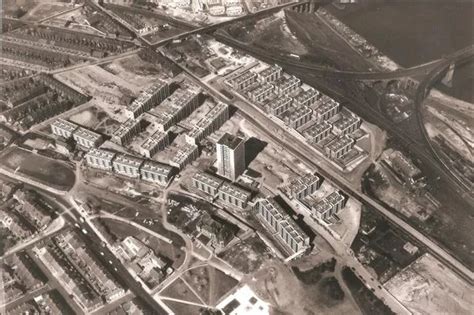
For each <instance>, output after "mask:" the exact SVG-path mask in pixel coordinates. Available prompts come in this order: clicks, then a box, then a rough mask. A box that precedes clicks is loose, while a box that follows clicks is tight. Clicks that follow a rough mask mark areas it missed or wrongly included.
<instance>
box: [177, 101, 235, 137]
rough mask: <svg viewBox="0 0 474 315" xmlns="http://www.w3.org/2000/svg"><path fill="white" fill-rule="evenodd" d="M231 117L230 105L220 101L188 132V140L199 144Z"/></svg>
mask: <svg viewBox="0 0 474 315" xmlns="http://www.w3.org/2000/svg"><path fill="white" fill-rule="evenodd" d="M228 119H229V105H227V104H225V103H222V102H219V103H217V105H216V106H214V107H213V108H212V109H211V110H210V111H209V112H207V113H206V115H205V116H204V117H203V118H201V119H200V120H199V121H198V122H197V123H196V125H195V126H194V127H193V129H191V130H190V131H189V132H188V133H187V134H186V136H185V137H186V142H188V143H189V144H198V143H199V142H200V141H201V140H202V139H204V138H205V137H207V136H208V135H210V134H212V133H213V132H214V131H216V130H218V129H219V128H220V127H221V126H222V125H223V124H224V123H225V122H226V121H227V120H228Z"/></svg>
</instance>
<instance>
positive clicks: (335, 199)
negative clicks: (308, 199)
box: [311, 191, 347, 220]
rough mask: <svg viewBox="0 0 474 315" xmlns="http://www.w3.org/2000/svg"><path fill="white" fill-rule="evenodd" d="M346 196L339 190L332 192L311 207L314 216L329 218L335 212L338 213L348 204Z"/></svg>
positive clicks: (323, 218)
mask: <svg viewBox="0 0 474 315" xmlns="http://www.w3.org/2000/svg"><path fill="white" fill-rule="evenodd" d="M346 201H347V200H346V198H345V197H344V196H343V195H342V194H341V193H340V192H338V191H335V192H333V193H331V194H330V195H329V196H327V197H326V198H324V199H323V200H321V201H320V202H318V203H317V204H315V205H313V206H312V207H311V212H312V214H313V216H315V217H317V218H319V219H321V220H328V219H330V218H331V217H332V216H334V214H337V213H338V212H339V211H340V210H341V209H342V208H344V206H345V204H346Z"/></svg>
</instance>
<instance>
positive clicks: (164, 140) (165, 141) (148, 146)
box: [139, 131, 169, 158]
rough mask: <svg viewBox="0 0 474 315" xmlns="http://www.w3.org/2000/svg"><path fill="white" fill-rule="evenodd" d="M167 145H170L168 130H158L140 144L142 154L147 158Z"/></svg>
mask: <svg viewBox="0 0 474 315" xmlns="http://www.w3.org/2000/svg"><path fill="white" fill-rule="evenodd" d="M167 145H169V135H168V132H161V131H157V132H155V133H154V134H152V135H151V136H150V137H149V138H147V139H146V140H145V141H143V143H142V144H141V145H140V148H139V150H140V154H141V155H143V156H145V157H147V158H151V157H153V155H155V154H156V153H157V152H158V151H160V150H163V149H164V148H165V147H166V146H167Z"/></svg>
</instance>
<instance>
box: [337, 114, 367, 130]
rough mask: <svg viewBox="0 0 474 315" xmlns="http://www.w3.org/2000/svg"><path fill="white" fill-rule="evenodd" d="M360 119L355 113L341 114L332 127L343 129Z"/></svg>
mask: <svg viewBox="0 0 474 315" xmlns="http://www.w3.org/2000/svg"><path fill="white" fill-rule="evenodd" d="M360 121H361V119H360V117H358V116H355V115H350V116H349V115H342V117H341V119H339V120H338V121H336V122H335V123H334V128H335V129H339V130H344V129H346V128H347V127H349V126H351V125H353V124H357V123H359V122H360Z"/></svg>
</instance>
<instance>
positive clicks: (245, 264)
mask: <svg viewBox="0 0 474 315" xmlns="http://www.w3.org/2000/svg"><path fill="white" fill-rule="evenodd" d="M219 257H220V258H222V259H224V260H225V261H226V262H228V263H229V264H231V265H232V266H233V267H234V268H236V269H237V270H239V271H241V272H243V273H251V272H254V271H255V270H257V269H258V268H260V266H261V265H262V263H263V262H264V261H265V260H266V259H268V258H269V257H270V254H268V253H267V246H266V245H265V243H264V242H263V241H262V240H261V239H260V238H259V237H258V236H253V237H250V238H248V239H246V240H245V241H242V242H240V243H239V244H237V245H234V246H232V247H231V248H229V249H227V250H226V251H224V252H222V253H220V254H219Z"/></svg>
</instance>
